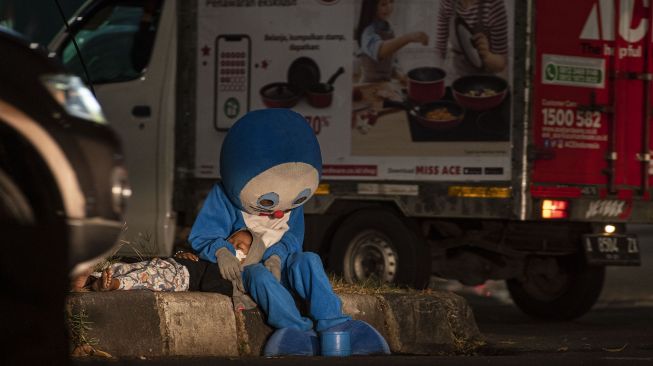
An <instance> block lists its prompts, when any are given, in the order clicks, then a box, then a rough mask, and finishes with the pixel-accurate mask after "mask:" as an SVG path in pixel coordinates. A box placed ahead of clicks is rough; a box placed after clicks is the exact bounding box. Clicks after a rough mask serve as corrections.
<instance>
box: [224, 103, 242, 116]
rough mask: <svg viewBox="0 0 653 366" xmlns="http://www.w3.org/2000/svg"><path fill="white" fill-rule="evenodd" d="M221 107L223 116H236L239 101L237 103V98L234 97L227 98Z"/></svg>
mask: <svg viewBox="0 0 653 366" xmlns="http://www.w3.org/2000/svg"><path fill="white" fill-rule="evenodd" d="M223 108H224V114H225V116H227V117H229V118H236V117H238V114H239V113H240V103H238V99H236V98H229V99H227V101H226V102H224V107H223Z"/></svg>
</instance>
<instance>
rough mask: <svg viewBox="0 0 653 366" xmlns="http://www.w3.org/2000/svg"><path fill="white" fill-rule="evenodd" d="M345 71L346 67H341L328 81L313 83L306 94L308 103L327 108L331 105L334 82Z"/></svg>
mask: <svg viewBox="0 0 653 366" xmlns="http://www.w3.org/2000/svg"><path fill="white" fill-rule="evenodd" d="M344 72H345V69H344V67H340V68H338V70H337V71H336V72H335V73H334V74H333V75H331V77H330V78H329V80H327V82H326V83H317V84H314V85H311V86H310V87H309V88H308V91H307V94H306V96H307V98H308V104H310V105H312V106H313V107H315V108H326V107H328V106H330V105H331V102H332V101H333V83H334V82H335V81H336V79H337V78H338V76H340V75H342V74H343V73H344Z"/></svg>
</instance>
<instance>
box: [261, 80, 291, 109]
mask: <svg viewBox="0 0 653 366" xmlns="http://www.w3.org/2000/svg"><path fill="white" fill-rule="evenodd" d="M260 94H261V99H262V100H263V104H265V106H266V107H268V108H292V107H294V106H295V105H296V104H297V102H299V99H300V98H301V94H299V93H298V92H297V90H296V89H295V88H294V87H293V86H292V85H291V84H289V83H271V84H267V85H265V86H263V87H262V88H261V91H260Z"/></svg>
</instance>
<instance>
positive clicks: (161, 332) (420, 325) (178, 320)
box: [67, 291, 482, 357]
mask: <svg viewBox="0 0 653 366" xmlns="http://www.w3.org/2000/svg"><path fill="white" fill-rule="evenodd" d="M338 295H339V296H340V298H341V299H342V301H343V311H344V312H345V313H347V314H349V315H351V316H352V317H353V318H355V319H360V320H364V321H366V322H368V323H370V324H371V325H372V326H374V327H375V328H376V329H377V330H379V332H380V333H381V334H383V336H384V337H385V338H386V340H387V341H388V344H389V345H390V349H391V350H392V352H394V353H404V354H440V353H451V352H469V351H471V350H473V349H475V348H476V347H478V346H479V345H480V344H481V343H482V337H481V334H480V332H479V330H478V327H477V326H476V322H475V321H474V316H473V314H472V311H471V309H470V308H469V306H468V305H467V302H466V301H465V300H464V299H463V298H462V297H460V296H458V295H455V294H452V293H449V292H438V291H436V292H432V293H428V294H421V293H420V294H397V293H385V294H377V295H362V294H344V293H343V294H338ZM67 312H68V315H69V318H70V319H74V318H77V319H79V316H80V314H83V315H84V316H85V318H86V319H87V321H88V322H89V323H88V328H89V329H87V330H86V331H85V334H84V336H85V337H86V338H87V339H89V340H92V341H94V342H97V348H99V349H101V350H103V351H106V352H108V353H110V354H111V355H113V356H115V357H139V356H146V357H157V356H159V357H160V356H224V357H237V356H258V355H260V354H261V353H262V350H263V347H264V345H265V342H266V340H267V338H268V337H269V336H270V334H271V333H272V331H273V329H272V328H270V327H268V326H267V325H266V324H265V321H264V317H263V316H262V314H261V313H260V312H259V311H258V310H257V309H254V310H250V311H245V312H241V313H234V311H233V310H232V304H231V299H230V298H229V297H227V296H224V295H220V294H215V293H202V292H181V293H166V292H150V291H111V292H86V293H73V294H70V296H69V298H68V301H67ZM71 328H74V326H71ZM71 330H73V329H71ZM73 333H74V332H73Z"/></svg>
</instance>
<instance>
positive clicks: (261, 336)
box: [237, 308, 274, 356]
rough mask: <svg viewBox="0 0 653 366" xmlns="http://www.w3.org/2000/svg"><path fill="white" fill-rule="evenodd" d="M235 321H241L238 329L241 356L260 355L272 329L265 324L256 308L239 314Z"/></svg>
mask: <svg viewBox="0 0 653 366" xmlns="http://www.w3.org/2000/svg"><path fill="white" fill-rule="evenodd" d="M237 319H238V321H242V328H240V329H239V333H240V334H239V335H240V337H241V340H240V342H242V343H241V344H240V349H241V355H242V356H260V355H262V354H263V348H264V347H265V343H266V342H267V340H268V337H270V336H271V335H272V333H273V332H274V329H272V328H271V327H269V326H268V325H267V324H266V323H265V317H264V316H263V314H262V313H261V312H260V311H259V309H258V308H255V309H251V310H245V311H242V312H240V314H239V315H237Z"/></svg>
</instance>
